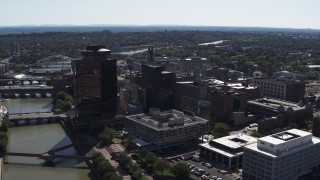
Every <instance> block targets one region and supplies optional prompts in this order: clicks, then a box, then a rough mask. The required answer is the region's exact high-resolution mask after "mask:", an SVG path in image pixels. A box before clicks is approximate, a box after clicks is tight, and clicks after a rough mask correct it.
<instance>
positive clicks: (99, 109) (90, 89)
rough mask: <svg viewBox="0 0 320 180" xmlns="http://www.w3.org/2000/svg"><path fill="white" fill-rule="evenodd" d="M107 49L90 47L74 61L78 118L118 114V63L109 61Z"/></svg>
mask: <svg viewBox="0 0 320 180" xmlns="http://www.w3.org/2000/svg"><path fill="white" fill-rule="evenodd" d="M110 53H111V51H110V50H108V49H106V48H105V47H104V46H87V48H86V49H85V50H82V51H81V54H82V56H83V58H82V59H80V60H75V61H74V63H73V65H74V73H75V100H76V105H77V106H76V107H77V113H76V114H77V116H78V117H79V118H81V117H90V118H94V117H96V118H98V119H101V118H103V119H108V118H112V117H114V116H115V115H116V114H117V62H116V60H115V59H113V60H111V59H108V56H109V55H110Z"/></svg>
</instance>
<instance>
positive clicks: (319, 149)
mask: <svg viewBox="0 0 320 180" xmlns="http://www.w3.org/2000/svg"><path fill="white" fill-rule="evenodd" d="M319 167H320V139H318V138H317V137H313V136H312V133H309V132H305V131H301V130H298V129H291V130H288V131H284V132H280V133H276V134H273V135H269V136H265V137H262V138H259V139H258V141H257V143H253V144H250V145H248V146H245V147H244V151H243V169H242V170H243V179H248V180H251V179H253V180H264V179H266V180H293V179H297V178H298V177H299V176H302V175H304V174H307V173H309V172H311V171H312V170H313V169H317V168H319Z"/></svg>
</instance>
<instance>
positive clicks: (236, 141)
mask: <svg viewBox="0 0 320 180" xmlns="http://www.w3.org/2000/svg"><path fill="white" fill-rule="evenodd" d="M255 142H257V138H255V137H252V136H248V135H245V134H238V135H230V136H225V137H221V138H218V139H214V140H211V141H210V142H209V143H208V142H207V143H202V144H200V145H199V146H202V147H204V148H206V149H209V150H211V151H215V152H217V153H219V154H222V155H224V156H227V157H233V156H236V155H239V154H242V152H243V151H242V147H243V146H245V145H248V144H252V143H255Z"/></svg>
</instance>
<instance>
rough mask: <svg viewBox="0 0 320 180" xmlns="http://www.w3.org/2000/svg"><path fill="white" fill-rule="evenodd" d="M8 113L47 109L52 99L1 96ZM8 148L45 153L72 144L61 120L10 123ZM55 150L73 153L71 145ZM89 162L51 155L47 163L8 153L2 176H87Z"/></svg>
mask: <svg viewBox="0 0 320 180" xmlns="http://www.w3.org/2000/svg"><path fill="white" fill-rule="evenodd" d="M3 101H4V104H5V105H6V106H7V108H8V110H9V112H10V113H20V112H22V113H24V112H49V111H51V108H52V104H51V101H52V99H49V98H39V99H6V100H3ZM8 136H9V144H8V149H7V150H8V152H26V153H39V154H40V153H44V152H47V151H48V150H52V149H56V148H59V147H62V146H66V145H69V144H71V140H70V139H69V137H68V136H67V135H66V133H65V132H64V130H63V128H62V127H61V126H60V124H43V125H34V126H21V127H12V128H9V131H8ZM57 154H68V155H76V154H77V152H76V150H75V149H74V148H73V147H71V148H67V149H65V150H62V151H59V152H57ZM89 171H90V170H89V168H88V166H87V165H86V164H85V163H84V162H83V161H79V160H70V159H58V158H57V159H54V160H53V164H50V165H47V164H46V163H45V162H44V160H42V159H39V158H33V157H15V156H7V157H6V159H5V165H4V169H3V173H4V180H15V179H17V180H18V179H26V180H29V179H30V180H31V179H32V180H44V179H45V180H57V179H59V180H88V179H89V178H88V173H89Z"/></svg>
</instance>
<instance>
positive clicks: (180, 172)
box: [171, 163, 190, 180]
mask: <svg viewBox="0 0 320 180" xmlns="http://www.w3.org/2000/svg"><path fill="white" fill-rule="evenodd" d="M171 172H172V173H173V174H174V176H175V179H179V180H180V179H181V180H185V179H188V178H189V176H190V169H189V168H188V166H187V165H186V164H184V163H177V164H176V165H174V166H172V167H171Z"/></svg>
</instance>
